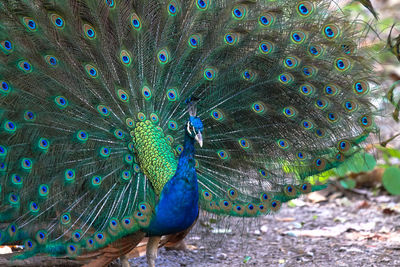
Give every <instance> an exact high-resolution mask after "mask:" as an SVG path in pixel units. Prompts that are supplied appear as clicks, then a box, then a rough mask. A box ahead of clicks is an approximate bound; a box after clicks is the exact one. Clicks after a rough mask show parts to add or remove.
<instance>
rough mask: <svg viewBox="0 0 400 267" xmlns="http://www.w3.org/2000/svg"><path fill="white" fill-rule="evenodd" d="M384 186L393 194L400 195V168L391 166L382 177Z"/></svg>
mask: <svg viewBox="0 0 400 267" xmlns="http://www.w3.org/2000/svg"><path fill="white" fill-rule="evenodd" d="M382 183H383V187H385V189H386V190H387V191H388V192H389V193H390V194H392V195H400V169H399V168H398V167H389V168H387V169H386V170H385V173H384V174H383V177H382Z"/></svg>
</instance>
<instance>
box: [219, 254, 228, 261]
mask: <svg viewBox="0 0 400 267" xmlns="http://www.w3.org/2000/svg"><path fill="white" fill-rule="evenodd" d="M227 258H228V255H227V254H225V253H218V254H217V259H219V260H226V259H227Z"/></svg>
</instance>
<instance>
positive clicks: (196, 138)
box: [194, 131, 203, 147]
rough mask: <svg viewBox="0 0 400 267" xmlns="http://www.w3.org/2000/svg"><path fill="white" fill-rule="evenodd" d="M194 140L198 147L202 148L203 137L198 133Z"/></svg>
mask: <svg viewBox="0 0 400 267" xmlns="http://www.w3.org/2000/svg"><path fill="white" fill-rule="evenodd" d="M194 139H195V140H196V141H197V142H198V143H199V145H200V147H203V136H202V135H201V132H200V131H199V132H198V133H197V134H196V136H195V137H194Z"/></svg>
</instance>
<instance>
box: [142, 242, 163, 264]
mask: <svg viewBox="0 0 400 267" xmlns="http://www.w3.org/2000/svg"><path fill="white" fill-rule="evenodd" d="M160 239H161V236H151V237H150V238H149V241H148V242H147V247H146V257H147V264H148V265H149V267H155V266H156V265H155V264H156V258H157V250H158V244H159V243H160Z"/></svg>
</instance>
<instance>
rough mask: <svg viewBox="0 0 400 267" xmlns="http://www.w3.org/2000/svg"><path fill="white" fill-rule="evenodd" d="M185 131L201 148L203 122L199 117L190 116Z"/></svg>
mask: <svg viewBox="0 0 400 267" xmlns="http://www.w3.org/2000/svg"><path fill="white" fill-rule="evenodd" d="M186 131H187V132H188V134H189V136H190V137H192V138H194V139H195V140H196V141H197V142H198V143H199V145H200V147H202V146H203V136H202V134H201V133H202V132H203V122H202V121H201V119H200V118H199V117H196V116H190V118H189V121H188V122H187V127H186Z"/></svg>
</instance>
